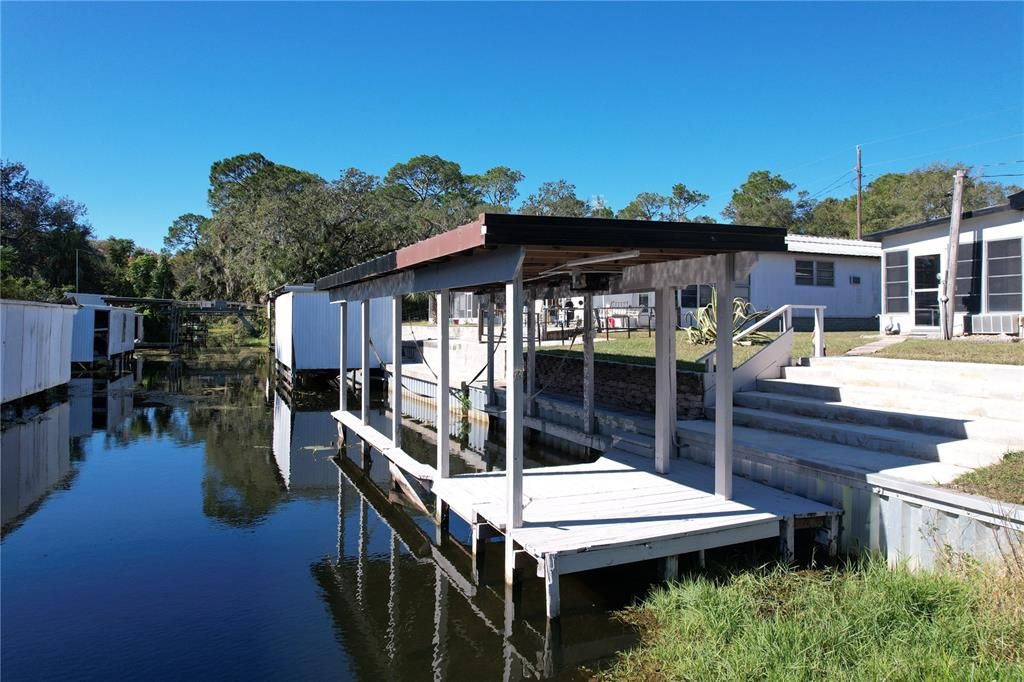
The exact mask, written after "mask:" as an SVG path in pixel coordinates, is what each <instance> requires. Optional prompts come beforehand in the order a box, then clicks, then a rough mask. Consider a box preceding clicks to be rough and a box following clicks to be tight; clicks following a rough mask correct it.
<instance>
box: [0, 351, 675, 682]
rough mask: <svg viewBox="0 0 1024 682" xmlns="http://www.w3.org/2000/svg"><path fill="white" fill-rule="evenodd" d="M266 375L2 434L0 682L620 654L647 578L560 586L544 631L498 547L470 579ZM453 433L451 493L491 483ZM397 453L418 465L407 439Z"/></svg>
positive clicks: (395, 672) (391, 668)
mask: <svg viewBox="0 0 1024 682" xmlns="http://www.w3.org/2000/svg"><path fill="white" fill-rule="evenodd" d="M267 366H268V363H267V360H266V357H265V356H264V355H262V354H242V355H231V356H222V357H212V356H206V357H201V358H191V359H188V358H186V359H185V360H184V361H177V362H170V361H166V360H165V361H149V362H146V363H144V365H143V368H142V371H141V372H140V376H132V377H124V378H122V379H119V380H117V381H110V382H108V381H105V380H94V379H78V380H75V381H73V382H72V384H71V386H70V387H69V389H68V391H67V394H66V395H62V396H59V397H57V398H56V399H55V400H54V401H53V402H52V403H51V404H49V405H45V406H42V407H39V408H35V409H34V410H29V411H27V412H26V413H24V414H22V415H20V416H18V417H16V418H11V419H8V420H7V421H6V422H5V423H4V430H3V434H2V449H0V457H2V471H0V482H2V487H3V489H2V513H3V518H2V522H3V529H2V540H0V579H2V602H0V646H2V673H0V674H2V677H3V679H4V680H36V679H38V680H42V679H45V680H60V679H111V678H117V679H147V680H152V679H182V678H197V679H210V678H218V679H328V678H332V679H353V680H420V679H451V680H491V679H494V680H498V679H535V678H562V679H585V678H586V677H587V675H588V673H587V669H588V668H593V667H596V666H599V665H600V664H601V663H602V662H603V661H606V660H607V659H608V658H609V657H610V656H613V655H614V653H615V652H616V651H619V650H621V649H623V648H625V647H629V646H632V645H633V644H635V635H634V633H633V631H632V629H631V628H630V627H629V626H627V625H625V624H623V623H621V622H620V621H618V620H617V619H616V618H615V617H614V611H615V610H617V609H620V608H622V607H624V606H626V605H628V604H630V603H633V602H634V601H635V600H636V599H638V598H640V597H642V596H643V595H644V594H645V593H646V591H647V590H648V589H649V587H650V585H651V584H652V582H653V580H654V579H655V575H654V569H653V567H652V566H645V565H640V566H632V567H626V568H622V569H612V570H608V571H597V572H592V573H588V574H583V575H580V576H576V575H570V576H566V577H563V579H562V604H563V615H562V618H561V620H560V622H558V623H556V624H554V625H552V624H550V623H548V622H547V621H546V620H545V618H544V616H543V614H544V600H543V599H544V598H543V591H542V585H541V581H540V579H537V578H530V579H527V580H526V581H525V582H524V584H523V585H522V587H521V588H520V589H518V590H516V592H515V593H514V594H511V593H508V592H506V589H505V587H504V584H503V580H502V558H503V557H502V548H501V546H500V545H499V544H494V545H491V546H490V547H489V548H488V551H487V552H485V553H484V560H483V561H482V562H481V563H480V564H478V565H474V563H473V561H472V560H471V557H470V555H469V553H468V551H467V545H468V542H469V537H468V528H466V526H465V525H464V524H461V523H460V522H459V521H458V520H457V519H454V517H453V521H452V524H451V529H450V531H451V533H450V535H444V534H440V533H438V532H437V528H436V527H435V525H434V523H433V521H432V516H431V515H430V514H428V513H425V511H424V510H423V509H421V508H418V506H417V505H416V504H415V503H414V501H413V500H411V499H410V498H409V497H408V496H404V495H403V494H402V493H401V492H400V491H399V490H398V489H396V487H395V486H394V485H393V482H392V481H391V477H390V474H389V471H388V467H387V465H386V462H384V461H383V460H382V458H381V457H380V455H379V453H374V452H370V451H365V450H364V449H363V448H362V447H361V446H360V444H358V442H357V439H355V438H349V439H348V445H347V446H344V445H343V446H342V449H341V450H340V451H339V438H338V434H337V429H336V427H335V424H334V421H333V419H332V418H331V416H330V409H332V406H333V404H334V403H335V401H336V396H335V395H334V394H332V393H330V392H325V393H324V394H323V395H315V394H314V395H310V394H303V395H301V396H298V397H297V400H288V399H286V398H285V397H284V395H282V393H281V392H279V391H278V390H277V389H276V388H275V387H274V386H273V384H272V383H270V382H268V379H267ZM355 404H358V403H355ZM9 416H10V415H9ZM373 419H374V420H375V421H381V422H382V424H383V420H385V417H384V415H383V412H382V411H380V410H377V411H375V413H374V415H373ZM462 429H463V431H464V432H471V433H466V434H465V436H466V437H465V438H463V439H462V441H461V442H462V443H463V444H464V447H463V449H462V451H460V452H459V453H458V454H457V455H455V458H454V460H453V463H452V470H453V472H459V471H469V470H478V469H481V468H489V467H497V468H500V466H501V456H502V448H501V447H500V443H498V442H495V441H496V439H495V438H493V436H492V437H491V439H490V440H488V438H487V432H486V423H485V422H482V421H476V420H474V421H472V422H467V423H465V424H464V425H463V426H462ZM479 429H483V430H484V431H483V433H480V432H479ZM403 438H404V439H405V445H406V446H407V448H408V449H410V450H411V451H413V452H414V453H420V454H419V455H417V456H422V457H423V458H424V459H425V460H429V459H430V458H432V457H433V451H434V445H433V434H432V432H430V431H429V429H427V428H426V427H424V426H419V425H416V424H411V425H410V427H409V428H408V429H406V432H405V433H404V434H403ZM339 454H340V455H341V456H340V457H338V455H339ZM569 456H573V455H566V454H564V453H562V454H559V453H556V452H550V451H543V450H540V449H534V450H528V453H527V459H528V464H529V465H531V466H541V465H544V464H545V463H551V462H553V461H558V460H559V459H560V458H564V457H569Z"/></svg>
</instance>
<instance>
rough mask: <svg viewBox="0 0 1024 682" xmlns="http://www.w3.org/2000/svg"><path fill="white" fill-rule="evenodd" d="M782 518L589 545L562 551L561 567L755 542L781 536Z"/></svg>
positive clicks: (615, 562)
mask: <svg viewBox="0 0 1024 682" xmlns="http://www.w3.org/2000/svg"><path fill="white" fill-rule="evenodd" d="M778 533H779V522H778V521H777V520H768V521H764V522H761V523H757V524H750V525H746V526H740V527H738V528H727V529H722V530H711V531H708V532H705V533H699V534H696V535H683V536H677V537H674V538H663V539H660V540H659V541H657V542H653V541H643V542H639V543H635V544H628V545H619V546H614V547H607V548H605V547H601V548H597V549H588V550H587V551H582V552H567V553H563V554H559V556H558V561H559V569H560V571H561V574H562V575H566V574H569V573H578V572H579V571H589V570H593V569H595V568H604V567H607V566H616V565H619V564H631V563H635V562H637V561H646V560H649V559H659V558H661V557H665V556H669V555H672V554H686V553H688V552H696V551H699V550H702V549H712V548H715V547H726V546H728V545H736V544H739V543H742V542H753V541H755V540H763V539H765V538H772V537H776V536H778Z"/></svg>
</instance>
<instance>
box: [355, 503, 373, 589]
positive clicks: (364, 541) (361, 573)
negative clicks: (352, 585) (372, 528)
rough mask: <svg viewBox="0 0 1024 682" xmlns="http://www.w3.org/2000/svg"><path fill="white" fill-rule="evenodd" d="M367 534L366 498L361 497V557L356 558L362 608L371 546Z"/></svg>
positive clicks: (357, 582) (357, 586) (357, 585)
mask: <svg viewBox="0 0 1024 682" xmlns="http://www.w3.org/2000/svg"><path fill="white" fill-rule="evenodd" d="M369 541H370V539H369V537H368V532H367V513H366V498H365V497H363V496H362V495H360V496H359V556H358V557H357V558H356V600H357V601H358V602H359V606H360V607H361V608H363V607H365V605H366V602H365V598H366V589H365V588H366V561H367V549H368V547H367V545H368V544H369Z"/></svg>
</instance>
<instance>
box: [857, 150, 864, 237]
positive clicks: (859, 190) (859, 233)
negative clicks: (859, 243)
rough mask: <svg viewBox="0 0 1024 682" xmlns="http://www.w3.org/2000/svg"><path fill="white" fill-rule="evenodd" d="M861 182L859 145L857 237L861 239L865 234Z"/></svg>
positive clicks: (858, 152)
mask: <svg viewBox="0 0 1024 682" xmlns="http://www.w3.org/2000/svg"><path fill="white" fill-rule="evenodd" d="M860 183H861V172H860V145H857V239H860V238H861V237H862V236H863V232H862V230H861V222H860V203H861V200H862V199H863V195H862V193H861V188H860Z"/></svg>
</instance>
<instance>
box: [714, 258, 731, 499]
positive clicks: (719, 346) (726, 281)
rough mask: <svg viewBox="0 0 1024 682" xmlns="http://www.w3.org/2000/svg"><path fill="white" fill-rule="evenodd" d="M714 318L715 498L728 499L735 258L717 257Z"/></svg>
mask: <svg viewBox="0 0 1024 682" xmlns="http://www.w3.org/2000/svg"><path fill="white" fill-rule="evenodd" d="M718 258H719V271H718V282H717V285H716V286H717V295H718V310H717V315H716V319H715V325H716V333H715V495H717V496H719V497H721V498H723V499H726V500H730V499H732V325H733V320H732V299H733V278H734V277H735V269H736V268H735V265H736V256H735V254H732V253H726V254H722V255H720V256H718Z"/></svg>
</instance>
